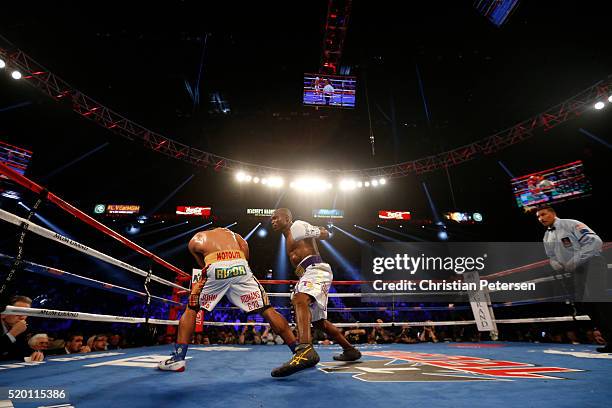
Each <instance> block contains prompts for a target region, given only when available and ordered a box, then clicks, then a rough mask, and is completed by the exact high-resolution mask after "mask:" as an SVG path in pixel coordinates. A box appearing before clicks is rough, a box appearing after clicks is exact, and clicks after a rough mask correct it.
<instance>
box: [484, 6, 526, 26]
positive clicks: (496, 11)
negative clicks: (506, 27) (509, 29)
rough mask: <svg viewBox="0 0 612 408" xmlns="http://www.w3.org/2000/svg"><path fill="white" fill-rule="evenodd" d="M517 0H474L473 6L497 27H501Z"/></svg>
mask: <svg viewBox="0 0 612 408" xmlns="http://www.w3.org/2000/svg"><path fill="white" fill-rule="evenodd" d="M518 3H519V0H476V1H475V2H474V7H475V8H476V10H478V12H479V13H480V14H482V15H483V16H485V17H486V18H487V19H488V20H489V21H490V22H492V23H493V24H495V25H496V26H497V27H501V26H502V25H503V24H504V23H505V22H506V21H507V20H508V18H509V17H510V15H511V14H512V12H513V11H514V9H515V8H516V6H517V5H518Z"/></svg>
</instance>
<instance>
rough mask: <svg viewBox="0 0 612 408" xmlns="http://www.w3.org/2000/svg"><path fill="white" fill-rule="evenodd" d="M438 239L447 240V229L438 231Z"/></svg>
mask: <svg viewBox="0 0 612 408" xmlns="http://www.w3.org/2000/svg"><path fill="white" fill-rule="evenodd" d="M438 239H439V240H440V241H446V240H447V239H448V233H447V232H446V231H440V232H438Z"/></svg>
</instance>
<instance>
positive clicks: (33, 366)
mask: <svg viewBox="0 0 612 408" xmlns="http://www.w3.org/2000/svg"><path fill="white" fill-rule="evenodd" d="M7 169H8V168H7V167H6V166H3V165H2V164H0V172H2V173H4V174H6V175H7V176H8V177H9V178H11V179H12V180H13V181H15V182H17V183H18V184H20V185H22V186H23V187H25V188H27V189H29V190H31V191H33V192H35V193H37V194H42V196H43V198H44V199H46V200H49V201H50V202H52V203H54V204H56V205H58V207H60V208H62V209H63V210H65V211H67V212H68V213H70V214H72V215H73V216H74V217H75V218H77V219H79V220H80V221H83V222H85V223H87V224H89V225H90V226H92V227H94V228H96V229H98V230H99V231H101V232H102V233H104V234H105V235H106V236H109V237H112V238H114V239H115V240H117V241H118V242H120V243H121V244H123V245H124V246H126V247H128V248H130V249H132V250H134V251H136V252H138V253H140V254H142V255H144V256H146V257H148V258H149V259H151V261H152V262H155V263H157V264H158V265H161V266H163V267H164V268H166V269H168V270H170V271H172V272H174V273H175V274H176V277H177V279H176V282H172V281H170V280H168V279H164V278H161V277H159V276H156V275H154V274H152V271H151V270H149V271H144V270H142V269H139V268H137V267H134V266H132V265H130V264H127V263H126V262H123V261H121V260H119V259H116V258H114V257H112V256H110V255H108V254H105V253H103V252H100V251H97V250H95V249H93V248H91V247H88V246H86V245H84V244H83V243H80V242H78V241H75V240H73V239H70V238H67V237H65V236H63V235H61V234H59V233H56V232H54V231H51V230H48V229H46V228H44V227H42V226H40V225H37V224H36V223H33V222H31V221H29V219H28V218H29V217H28V218H22V217H18V216H17V215H15V214H12V213H10V212H7V211H5V210H0V220H2V222H3V223H4V222H8V223H11V224H13V225H16V226H18V227H19V228H20V231H21V235H20V237H21V241H20V245H19V248H20V249H23V235H25V234H26V233H32V234H36V235H38V236H40V237H43V238H45V239H48V240H50V241H53V242H55V244H56V245H63V246H66V247H69V248H71V249H72V250H75V251H78V252H81V253H83V254H86V255H88V256H91V257H94V258H96V259H98V260H101V261H104V262H106V263H109V264H112V265H115V266H116V267H118V268H121V269H123V270H125V271H127V272H130V273H132V274H135V275H139V276H140V277H141V278H143V290H142V291H140V290H135V289H130V288H127V287H122V286H118V285H115V284H113V283H110V282H106V281H102V280H96V279H92V278H88V277H85V276H81V275H79V274H77V273H74V272H72V271H65V270H61V269H58V268H54V267H50V266H47V265H42V264H39V263H35V262H31V261H29V260H27V259H24V256H25V255H24V251H22V250H19V251H18V253H17V255H16V256H14V257H13V256H9V255H5V254H0V262H2V263H4V264H5V265H10V267H11V268H12V269H14V268H15V265H16V264H17V263H18V264H19V265H18V266H19V267H20V268H22V271H21V272H24V271H25V272H26V273H35V274H40V275H46V276H48V277H53V278H56V279H59V280H65V281H69V282H71V283H76V284H81V285H86V286H89V287H92V288H95V289H97V290H99V291H100V296H101V297H102V296H104V293H103V292H105V291H108V292H115V293H120V294H130V295H132V296H136V297H139V298H141V299H143V301H145V302H147V304H149V303H150V302H153V301H154V302H161V303H164V304H167V305H169V306H171V307H174V308H182V307H183V306H184V304H185V302H184V299H181V297H183V298H184V295H186V294H187V293H188V292H189V291H188V288H187V287H185V285H184V284H185V283H186V282H187V281H189V280H190V276H189V274H186V273H185V272H183V271H181V270H180V269H178V268H176V267H175V266H173V265H171V264H169V263H167V262H166V261H164V260H163V259H161V258H159V257H157V256H156V255H154V254H152V253H151V252H149V251H147V250H146V249H144V248H142V247H140V246H138V245H136V244H135V243H133V242H132V241H130V240H129V239H127V238H125V237H123V236H122V235H120V234H118V233H117V232H115V231H113V230H111V229H110V228H108V227H106V226H104V225H102V224H100V223H99V222H97V221H96V220H94V219H92V218H91V217H89V216H87V215H86V214H84V213H83V212H82V211H80V210H78V209H77V208H75V207H74V206H72V205H70V204H68V203H66V202H65V201H63V200H62V199H60V198H59V197H57V196H55V195H53V194H52V193H49V192H47V191H46V190H44V189H43V188H42V187H41V186H39V185H37V184H35V183H34V182H32V181H31V180H28V179H27V178H25V177H24V176H22V175H19V174H17V173H15V172H13V171H12V170H10V169H8V170H7ZM35 207H36V206H35ZM606 249H609V246H606ZM542 262H543V263H544V262H545V261H544V260H543V261H542ZM543 263H542V264H543ZM539 266H541V265H540V264H537V265H530V266H529V268H535V267H539ZM529 268H527V267H526V268H518V269H515V270H510V271H501V272H499V274H498V275H499V276H505V275H509V274H512V273H522V272H524V270H526V269H529ZM12 269H11V270H12ZM151 282H155V283H156V284H157V285H158V287H164V288H166V289H171V290H172V293H173V296H172V298H171V299H168V298H167V297H164V296H157V295H153V294H151V293H150V291H149V284H150V283H151ZM292 282H294V281H278V280H277V281H261V283H262V284H264V285H286V284H291V283H292ZM359 283H361V282H358V281H340V282H335V283H334V284H335V285H339V286H343V285H347V286H350V285H357V284H359ZM269 295H270V297H271V298H273V299H275V300H277V301H284V302H285V305H286V304H287V303H288V302H287V298H288V297H289V296H290V293H288V292H272V291H270V293H269ZM361 296H362V294H361V293H359V292H344V293H330V298H332V299H334V298H349V297H355V298H358V297H361ZM364 296H365V295H364ZM368 296H372V295H371V294H369V295H368ZM388 296H389V295H388V294H381V297H388ZM535 303H538V300H534V301H533V302H531V303H527V304H535ZM494 306H495V307H497V308H503V307H513V306H515V305H513V304H511V303H508V304H497V305H494ZM449 307H450V306H444V307H440V308H445V309H448V308H449ZM283 308H285V309H286V306H282V304H281V305H280V306H279V309H280V310H282V309H283ZM404 308H406V309H414V310H415V311H417V310H423V308H420V307H413V308H408V307H404ZM454 308H457V309H461V308H464V309H467V307H466V306H462V305H457V306H455V307H454ZM227 309H230V310H231V309H232V308H231V307H229V308H227ZM386 309H387V307H386V306H385V307H383V306H381V307H363V308H350V307H331V308H330V309H329V311H330V312H343V313H352V312H359V311H380V312H383V311H386ZM394 309H398V310H401V307H397V308H395V307H394ZM4 313H5V314H16V315H27V316H31V317H33V318H41V319H42V318H46V319H49V318H51V319H72V320H86V321H90V322H115V323H122V324H125V325H134V327H136V326H138V325H143V324H147V325H158V326H162V327H163V326H168V327H174V326H176V325H177V324H178V321H177V320H176V317H177V316H172V315H171V316H170V317H169V318H168V319H155V318H152V317H150V316H148V315H145V316H115V315H110V314H99V313H86V312H81V311H75V310H53V309H42V308H19V307H13V306H8V307H7V308H6V311H5V312H4ZM330 320H331V318H330ZM586 320H589V317H588V316H585V315H578V316H575V315H561V316H544V317H525V318H513V319H495V323H496V324H499V325H512V324H524V323H555V322H574V321H576V322H577V321H586ZM475 324H476V322H475V321H474V320H452V321H451V320H449V321H445V320H440V321H429V320H422V321H401V320H398V321H392V322H384V323H376V322H367V323H359V327H362V328H371V327H375V326H381V327H391V326H402V325H410V326H412V327H422V326H473V325H475ZM204 325H205V326H244V325H253V326H265V324H264V323H261V322H247V323H244V322H241V323H238V322H227V323H226V322H214V321H207V322H204ZM355 325H356V323H339V324H338V326H339V327H353V326H355ZM315 347H316V349H317V352H318V353H319V355H320V356H321V362H320V363H319V364H318V365H317V367H316V369H309V370H306V371H303V372H300V373H298V374H295V375H293V376H290V377H286V378H282V379H278V378H272V377H271V376H270V371H271V370H272V369H273V368H274V367H276V366H278V365H279V364H280V363H282V362H283V361H285V360H287V358H288V357H289V356H290V352H289V350H288V348H287V347H285V346H281V345H274V346H272V345H245V346H238V345H210V346H203V345H191V346H190V347H189V353H188V354H187V370H186V371H185V372H183V373H174V372H163V371H159V370H157V369H156V367H157V364H158V362H159V361H161V360H164V359H166V358H168V356H169V354H170V352H171V346H170V345H164V346H154V347H139V348H130V349H119V350H112V351H101V352H92V353H84V354H70V355H65V356H47V358H46V359H45V360H44V361H43V362H25V361H14V362H1V363H2V364H0V408H5V407H17V408H19V407H56V408H59V407H64V408H68V407H79V408H81V407H85V408H87V407H92V408H97V407H108V406H118V407H123V406H129V407H151V406H155V407H163V406H178V407H224V408H225V407H234V406H240V407H286V406H288V405H290V404H292V401H294V400H296V399H297V400H299V401H300V405H306V404H308V405H312V406H335V405H336V406H351V407H357V408H360V407H364V408H365V407H372V406H375V407H378V406H409V405H410V406H411V405H415V404H416V405H426V406H433V407H438V406H454V407H474V406H493V405H494V404H500V395H503V396H506V395H510V396H512V397H511V398H506V399H505V400H504V401H503V403H502V405H503V406H508V407H519V406H520V407H524V406H536V405H537V406H551V407H570V406H571V407H576V406H601V402H602V401H605V400H608V399H610V398H612V387H610V384H611V383H610V378H611V375H612V361H610V360H611V359H612V355H610V354H599V353H596V352H595V351H594V349H595V347H596V346H594V345H569V344H544V343H520V342H500V341H495V342H488V341H485V342H474V343H472V342H457V343H446V342H440V343H436V344H432V343H419V344H384V345H379V344H364V345H358V348H359V349H360V350H361V351H362V353H363V358H362V359H361V360H360V361H358V362H352V363H339V362H336V361H334V360H333V359H332V355H333V354H336V353H338V351H339V350H340V348H339V347H338V346H336V345H315ZM43 390H51V391H57V392H56V393H55V394H53V395H56V396H57V398H55V397H53V398H38V399H36V398H34V397H36V396H41V395H48V393H41V391H43ZM11 391H12V394H10V392H11ZM60 391H63V394H61V395H59V394H58V392H60ZM9 396H11V397H10V398H9Z"/></svg>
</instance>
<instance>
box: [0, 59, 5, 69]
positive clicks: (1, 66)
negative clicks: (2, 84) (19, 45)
mask: <svg viewBox="0 0 612 408" xmlns="http://www.w3.org/2000/svg"><path fill="white" fill-rule="evenodd" d="M5 67H6V62H4V60H3V59H2V58H0V69H2V68H5Z"/></svg>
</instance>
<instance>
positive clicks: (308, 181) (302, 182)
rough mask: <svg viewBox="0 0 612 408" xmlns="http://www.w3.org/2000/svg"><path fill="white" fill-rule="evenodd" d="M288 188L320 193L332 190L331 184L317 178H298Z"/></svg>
mask: <svg viewBox="0 0 612 408" xmlns="http://www.w3.org/2000/svg"><path fill="white" fill-rule="evenodd" d="M289 186H290V187H291V188H294V189H296V190H298V191H303V192H321V191H326V190H329V189H331V188H332V184H331V183H330V182H328V181H327V180H324V179H322V178H317V177H303V178H299V179H297V180H294V181H293V182H291V184H289Z"/></svg>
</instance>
